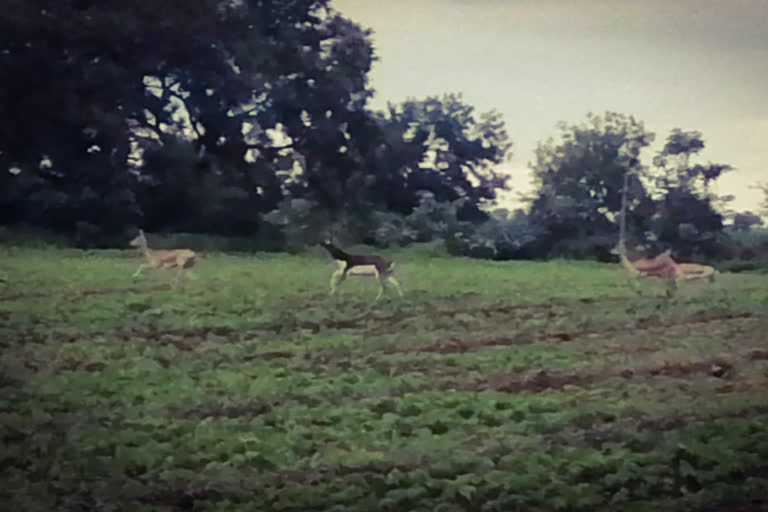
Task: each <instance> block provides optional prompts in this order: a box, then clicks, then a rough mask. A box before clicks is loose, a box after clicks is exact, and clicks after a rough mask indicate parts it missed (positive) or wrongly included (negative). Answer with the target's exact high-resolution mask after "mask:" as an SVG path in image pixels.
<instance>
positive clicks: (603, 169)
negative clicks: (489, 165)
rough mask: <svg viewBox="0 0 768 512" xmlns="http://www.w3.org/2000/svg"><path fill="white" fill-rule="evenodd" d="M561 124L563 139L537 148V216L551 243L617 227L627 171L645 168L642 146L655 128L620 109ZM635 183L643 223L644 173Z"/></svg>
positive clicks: (636, 212)
mask: <svg viewBox="0 0 768 512" xmlns="http://www.w3.org/2000/svg"><path fill="white" fill-rule="evenodd" d="M559 128H560V131H561V138H560V140H559V141H558V142H555V140H553V139H549V140H547V141H546V142H544V143H541V144H539V146H538V147H537V149H536V160H535V162H534V163H533V164H532V167H533V172H534V184H535V186H536V187H537V195H536V196H535V197H534V199H533V202H532V205H531V217H532V219H533V221H534V222H536V223H538V224H539V225H542V226H544V227H546V228H547V229H548V231H549V233H550V237H551V242H550V243H555V242H556V241H557V240H562V239H568V238H579V237H587V236H595V235H606V234H611V233H614V232H615V230H616V225H615V219H616V217H617V214H618V212H619V210H620V209H621V190H622V187H623V183H624V175H625V174H626V173H633V175H635V176H637V177H639V176H642V175H644V174H645V172H646V169H645V167H643V166H642V165H641V163H640V158H639V156H640V151H641V150H642V148H644V147H646V146H648V145H649V144H650V143H651V142H652V141H653V139H654V134H653V133H650V132H647V131H646V130H645V127H644V125H643V123H641V122H639V121H637V120H635V118H634V117H632V116H626V115H623V114H618V113H614V112H607V113H606V114H605V115H603V116H597V115H594V114H589V115H588V117H587V121H586V122H585V123H582V124H580V125H568V124H566V123H560V125H559ZM630 184H631V187H632V189H631V193H630V196H631V197H632V198H633V201H632V202H631V204H630V209H629V215H628V218H629V219H630V224H631V223H632V222H633V219H634V225H635V228H639V227H640V226H639V225H638V222H640V223H641V222H642V221H643V219H644V218H645V215H646V214H647V213H648V211H647V210H648V198H647V192H646V190H645V187H644V186H643V182H642V181H641V180H640V179H633V180H631V181H630Z"/></svg>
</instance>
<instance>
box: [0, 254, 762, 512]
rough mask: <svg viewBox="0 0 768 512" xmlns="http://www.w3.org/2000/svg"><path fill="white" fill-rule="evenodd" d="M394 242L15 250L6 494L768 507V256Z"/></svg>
mask: <svg viewBox="0 0 768 512" xmlns="http://www.w3.org/2000/svg"><path fill="white" fill-rule="evenodd" d="M387 254H388V255H390V256H392V257H394V258H395V259H396V260H397V261H398V266H397V272H396V275H397V277H398V279H399V280H400V283H401V285H402V287H403V290H404V292H405V297H404V298H403V299H399V298H397V296H396V294H395V293H394V292H393V291H392V290H391V289H388V290H387V293H386V295H385V296H384V298H383V299H382V300H380V301H379V302H377V303H373V299H374V297H375V295H376V292H377V286H376V284H375V283H374V282H373V281H371V280H370V279H361V278H349V279H347V281H345V282H344V283H343V284H342V285H341V287H340V288H339V295H338V296H336V297H329V296H328V279H329V277H330V274H331V272H332V271H333V264H332V262H331V261H330V260H329V258H328V256H327V255H326V254H325V253H321V252H319V251H314V250H312V251H309V252H308V253H307V254H305V255H295V256H291V255H276V254H275V255H268V254H256V255H247V256H246V255H234V254H223V253H210V254H206V255H205V257H203V258H202V259H201V260H200V261H199V263H198V265H197V266H196V267H195V268H194V269H193V271H194V274H193V275H192V276H190V278H189V279H184V280H182V281H181V284H180V286H179V287H178V288H177V289H171V288H170V287H169V281H170V278H171V277H172V276H173V274H169V273H166V272H163V271H158V270H154V271H147V272H146V273H145V274H143V275H142V276H140V277H139V278H138V279H137V280H135V281H134V280H133V279H132V278H131V274H132V273H133V272H134V270H136V268H137V267H138V265H139V263H141V260H140V259H139V258H137V257H136V254H134V253H132V252H129V251H78V250H65V249H32V248H4V249H0V277H1V278H2V280H3V282H0V350H2V359H1V361H0V441H1V442H2V452H1V453H0V468H2V470H0V505H2V506H1V507H0V508H1V509H2V510H15V511H19V512H33V511H52V510H56V511H85V510H98V511H117V510H128V511H149V510H157V511H175V510H217V511H218V510H221V511H278V510H280V511H297V512H298V511H320V510H323V511H325V510H328V511H331V510H333V511H338V512H341V511H350V512H351V511H425V512H426V511H437V512H450V511H516V510H520V511H551V510H567V511H590V512H591V511H616V510H621V511H635V510H637V511H640V510H654V511H659V510H692V511H707V512H710V511H712V512H714V511H720V510H723V511H726V510H727V511H747V510H768V508H766V505H765V503H767V502H768V314H766V312H768V275H766V274H727V273H726V274H722V275H721V276H719V279H718V281H717V282H716V283H714V284H709V283H699V284H695V283H690V284H686V285H682V287H681V290H680V293H679V294H678V295H677V296H676V297H674V298H672V299H669V298H667V297H665V296H664V287H663V285H661V284H660V283H655V282H648V283H643V284H642V286H641V289H640V293H637V292H635V291H634V290H633V289H632V288H631V287H630V286H629V285H628V283H627V279H626V276H625V274H624V273H623V271H622V270H621V269H620V268H619V266H618V265H611V264H599V263H579V262H566V261H551V262H514V261H513V262H491V261H481V260H470V259H463V258H452V257H444V256H440V255H439V254H436V253H431V252H430V249H429V248H418V247H417V248H413V249H404V250H397V251H388V252H387ZM761 507H762V508H761Z"/></svg>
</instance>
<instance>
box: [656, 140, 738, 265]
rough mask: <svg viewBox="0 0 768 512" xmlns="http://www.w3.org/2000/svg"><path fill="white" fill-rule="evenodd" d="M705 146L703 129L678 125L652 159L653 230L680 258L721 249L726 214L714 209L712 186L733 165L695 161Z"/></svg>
mask: <svg viewBox="0 0 768 512" xmlns="http://www.w3.org/2000/svg"><path fill="white" fill-rule="evenodd" d="M704 147H705V144H704V140H703V138H702V135H701V133H700V132H698V131H690V132H683V131H682V130H680V129H679V128H676V129H674V130H672V133H670V135H669V137H668V138H667V142H666V144H665V145H664V147H663V148H662V149H661V150H660V151H659V153H658V154H657V155H656V156H655V157H654V160H653V162H654V166H655V168H656V171H657V172H656V175H655V187H656V195H657V197H658V199H657V201H656V208H655V210H656V215H655V219H654V222H653V227H652V229H653V232H654V235H655V240H657V241H658V243H659V244H661V245H663V246H664V247H665V248H672V249H673V251H674V253H675V254H676V255H678V256H679V257H684V258H691V257H694V258H695V257H702V256H703V257H709V258H711V257H713V256H714V255H715V254H717V252H718V251H719V249H720V248H719V243H718V235H719V234H720V233H721V232H722V230H723V215H722V214H721V213H719V212H718V211H717V210H715V208H714V206H715V201H716V200H717V199H718V198H717V197H716V196H715V195H714V194H711V193H710V191H709V185H710V184H711V183H712V182H713V181H715V180H717V179H718V178H719V177H720V176H721V175H722V174H723V173H724V172H727V171H730V170H731V166H729V165H724V164H712V163H710V164H707V165H701V164H692V163H691V158H692V157H693V156H694V155H696V154H698V153H699V152H700V151H701V150H703V149H704ZM720 199H721V201H722V200H724V202H727V201H728V199H729V198H720Z"/></svg>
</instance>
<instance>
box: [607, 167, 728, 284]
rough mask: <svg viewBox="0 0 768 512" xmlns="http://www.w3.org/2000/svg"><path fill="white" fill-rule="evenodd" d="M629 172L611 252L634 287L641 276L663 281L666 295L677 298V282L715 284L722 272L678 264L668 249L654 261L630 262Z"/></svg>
mask: <svg viewBox="0 0 768 512" xmlns="http://www.w3.org/2000/svg"><path fill="white" fill-rule="evenodd" d="M629 174H630V173H629V172H627V173H626V174H625V175H624V188H623V189H622V192H621V219H620V224H619V243H618V244H617V245H616V247H614V248H613V250H612V251H611V252H612V253H613V254H616V255H618V256H619V261H620V263H621V265H622V267H624V268H625V269H626V270H627V271H628V272H629V274H630V275H631V276H632V277H633V278H634V279H633V281H632V283H633V285H636V284H637V278H638V277H655V278H660V279H662V280H664V281H666V283H667V296H672V295H674V293H675V291H677V283H678V282H680V281H693V280H698V279H707V280H708V281H709V282H710V283H713V282H714V281H715V277H716V276H717V274H718V273H719V272H718V271H717V270H715V269H714V268H713V267H710V266H708V265H699V264H697V263H678V262H677V261H675V260H674V259H673V258H672V251H671V250H670V249H667V250H666V251H664V252H663V253H661V254H659V255H657V256H656V257H654V258H641V259H638V260H635V261H630V259H629V258H628V257H627V250H626V242H625V239H626V231H627V221H626V214H627V185H628V180H629Z"/></svg>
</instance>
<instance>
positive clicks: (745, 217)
mask: <svg viewBox="0 0 768 512" xmlns="http://www.w3.org/2000/svg"><path fill="white" fill-rule="evenodd" d="M762 225H763V219H761V218H760V216H759V215H756V214H754V213H752V212H742V213H737V214H736V215H734V216H733V229H734V230H736V231H749V230H750V229H752V228H753V227H756V226H762Z"/></svg>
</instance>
